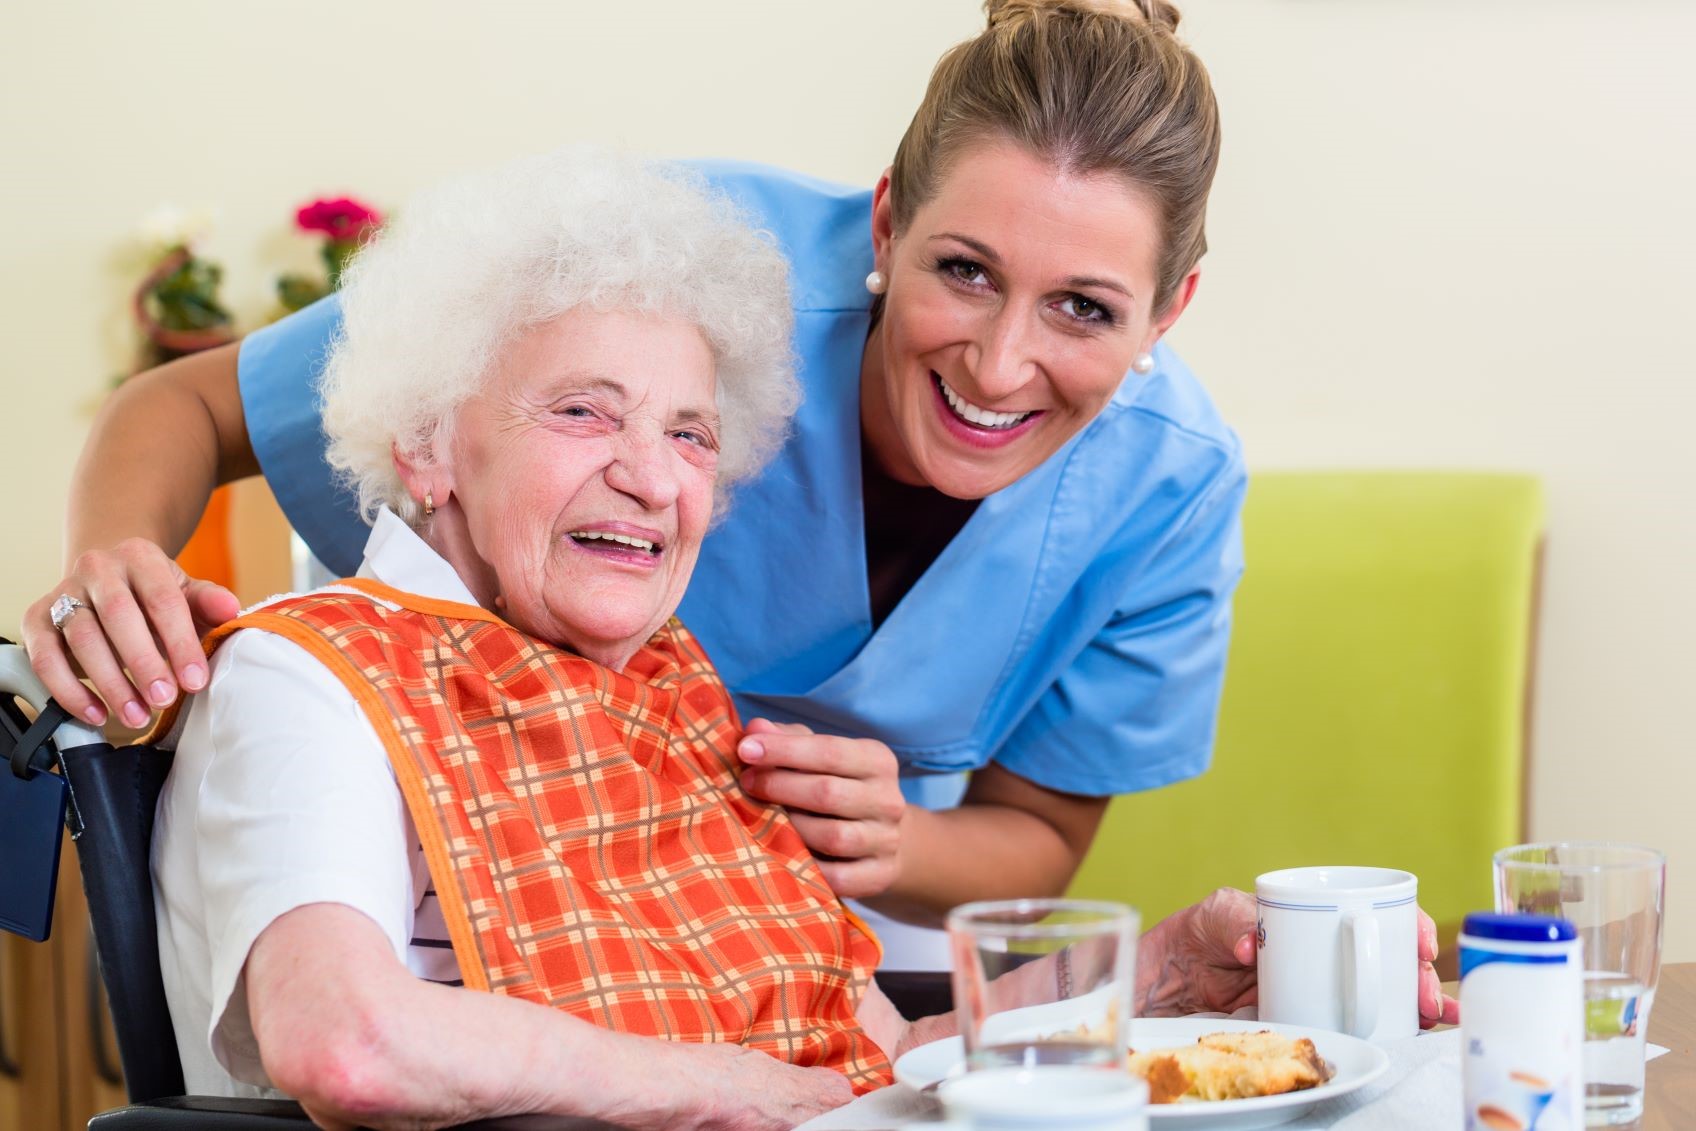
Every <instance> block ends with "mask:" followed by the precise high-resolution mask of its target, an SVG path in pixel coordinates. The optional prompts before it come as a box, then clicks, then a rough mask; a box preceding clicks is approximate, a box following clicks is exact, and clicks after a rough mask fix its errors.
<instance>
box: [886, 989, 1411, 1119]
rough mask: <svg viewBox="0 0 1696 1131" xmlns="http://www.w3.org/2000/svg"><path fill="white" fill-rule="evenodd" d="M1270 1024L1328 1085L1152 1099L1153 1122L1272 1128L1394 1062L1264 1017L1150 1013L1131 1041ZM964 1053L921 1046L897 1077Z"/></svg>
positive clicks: (1155, 1045) (944, 1044)
mask: <svg viewBox="0 0 1696 1131" xmlns="http://www.w3.org/2000/svg"><path fill="white" fill-rule="evenodd" d="M1262 1029H1271V1030H1272V1031H1273V1032H1276V1033H1282V1034H1284V1035H1286V1036H1290V1037H1307V1038H1309V1039H1311V1040H1312V1041H1313V1045H1314V1047H1315V1048H1316V1049H1318V1050H1319V1055H1320V1056H1322V1057H1324V1058H1325V1059H1326V1060H1328V1061H1330V1062H1331V1067H1332V1068H1333V1069H1334V1070H1335V1074H1334V1075H1332V1077H1331V1079H1330V1080H1329V1081H1327V1082H1326V1083H1324V1084H1322V1085H1320V1086H1319V1087H1317V1088H1309V1089H1308V1090H1306V1091H1304V1092H1286V1093H1285V1094H1283V1095H1281V1096H1259V1097H1257V1098H1255V1099H1251V1100H1214V1101H1211V1102H1206V1103H1200V1102H1197V1103H1176V1104H1152V1105H1150V1107H1149V1109H1148V1118H1149V1122H1150V1123H1151V1124H1155V1125H1162V1124H1163V1125H1166V1126H1168V1127H1170V1128H1172V1129H1173V1131H1176V1129H1177V1128H1179V1127H1182V1128H1184V1129H1185V1131H1202V1129H1204V1128H1205V1129H1206V1131H1248V1129H1250V1128H1254V1127H1275V1126H1277V1125H1278V1124H1280V1123H1287V1122H1289V1121H1290V1120H1292V1119H1295V1118H1296V1117H1297V1116H1300V1115H1303V1114H1305V1113H1306V1112H1308V1111H1310V1110H1312V1109H1313V1108H1314V1107H1316V1106H1318V1105H1319V1104H1322V1103H1324V1102H1325V1101H1326V1100H1329V1099H1335V1098H1336V1097H1337V1096H1341V1095H1345V1094H1347V1093H1349V1092H1352V1091H1354V1090H1355V1089H1356V1088H1364V1087H1365V1086H1366V1085H1367V1084H1370V1083H1371V1082H1372V1081H1374V1080H1376V1079H1377V1078H1378V1077H1379V1075H1381V1074H1382V1073H1383V1071H1384V1070H1385V1069H1386V1068H1388V1067H1389V1066H1390V1057H1389V1054H1387V1053H1386V1052H1385V1051H1384V1050H1383V1049H1381V1048H1379V1047H1378V1046H1376V1045H1370V1044H1367V1043H1366V1042H1365V1041H1362V1040H1358V1039H1356V1038H1354V1037H1350V1036H1347V1035H1345V1034H1342V1033H1331V1032H1327V1031H1325V1030H1323V1029H1307V1028H1303V1027H1302V1026H1299V1025H1277V1024H1274V1023H1272V1022H1267V1021H1233V1020H1230V1019H1229V1018H1225V1017H1147V1018H1138V1019H1136V1020H1134V1021H1132V1022H1131V1046H1132V1047H1133V1048H1135V1049H1136V1050H1137V1051H1139V1052H1141V1051H1143V1050H1145V1049H1165V1048H1177V1047H1178V1046H1180V1045H1193V1044H1195V1042H1196V1039H1197V1038H1198V1037H1203V1036H1206V1035H1207V1034H1208V1033H1258V1032H1260V1031H1261V1030H1262ZM964 1057H965V1050H964V1047H963V1046H962V1045H961V1044H960V1038H959V1037H949V1038H947V1039H946V1040H941V1041H933V1042H932V1043H930V1044H928V1045H920V1046H919V1047H918V1048H916V1049H913V1050H911V1051H910V1052H908V1053H907V1054H906V1055H905V1056H903V1057H902V1058H901V1059H900V1060H898V1061H896V1062H895V1079H896V1080H897V1081H899V1082H900V1083H902V1084H906V1085H907V1086H908V1087H911V1088H924V1087H926V1086H927V1085H930V1084H934V1083H936V1082H937V1081H938V1080H941V1079H942V1078H943V1077H945V1076H949V1075H952V1074H953V1073H955V1072H958V1071H960V1070H961V1067H962V1062H963V1060H964Z"/></svg>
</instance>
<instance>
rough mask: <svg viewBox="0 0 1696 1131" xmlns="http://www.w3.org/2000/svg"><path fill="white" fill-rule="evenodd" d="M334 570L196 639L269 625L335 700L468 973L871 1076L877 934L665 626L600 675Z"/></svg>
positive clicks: (687, 644)
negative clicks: (762, 797)
mask: <svg viewBox="0 0 1696 1131" xmlns="http://www.w3.org/2000/svg"><path fill="white" fill-rule="evenodd" d="M340 584H341V585H342V586H345V587H348V588H351V589H356V590H358V591H359V593H357V594H355V593H345V592H329V593H322V594H313V595H306V596H301V597H291V598H288V599H285V600H283V601H280V602H278V603H276V604H272V605H268V606H265V607H264V608H261V609H259V610H256V611H254V612H252V613H249V614H248V615H246V616H243V617H241V618H240V619H238V620H236V621H233V622H231V623H230V624H228V625H225V626H223V627H222V628H221V629H219V630H218V632H217V633H215V634H214V636H213V637H212V638H209V639H208V647H211V646H212V643H213V641H214V640H215V639H217V638H219V637H221V636H223V635H225V634H227V633H229V632H233V631H235V630H237V629H241V628H258V629H263V630H265V631H267V632H272V633H276V634H277V635H279V636H282V637H285V638H286V639H288V640H290V641H292V642H294V643H296V644H298V645H300V646H301V647H303V648H305V649H306V650H307V651H308V652H309V653H311V654H312V656H313V657H315V658H316V659H318V660H319V661H320V662H321V663H323V664H324V665H325V666H326V667H327V668H329V669H330V670H331V671H332V672H334V673H335V674H336V675H337V676H338V677H339V678H340V679H341V680H342V682H343V683H344V684H346V686H347V688H348V690H349V691H351V692H352V693H353V695H354V698H355V699H356V700H357V701H358V702H359V704H360V705H361V707H362V708H363V709H364V711H365V714H366V716H367V717H368V718H369V719H370V720H371V725H372V726H373V727H374V728H375V729H376V731H377V734H378V735H379V736H380V737H381V738H382V739H383V742H384V744H385V746H386V747H387V748H388V753H389V759H390V761H391V762H392V764H393V766H394V770H395V776H396V778H397V780H398V781H399V783H400V788H401V792H402V794H403V795H404V796H405V798H406V804H407V807H408V809H409V810H410V811H411V813H412V820H413V823H414V824H415V825H416V826H417V829H418V834H419V837H420V839H421V840H422V841H423V844H424V852H425V856H426V858H427V859H428V861H429V865H430V875H431V877H432V879H433V880H434V882H435V886H436V891H437V895H438V896H439V897H440V900H441V906H442V911H443V914H444V915H445V917H446V919H447V923H448V929H449V934H450V936H451V937H452V940H453V949H454V954H455V956H456V957H457V958H458V959H459V966H460V971H461V974H462V976H463V977H464V979H465V984H466V986H467V987H469V988H473V989H481V990H488V991H491V992H494V993H500V994H506V995H508V996H510V997H517V998H524V999H526V1000H528V1001H535V1002H540V1003H542V1004H545V1005H550V1006H553V1007H554V1008H556V1009H563V1010H565V1011H566V1012H568V1013H571V1014H573V1015H575V1016H577V1017H580V1018H582V1019H583V1020H585V1021H589V1022H592V1023H594V1024H596V1025H601V1026H604V1027H606V1028H609V1029H617V1030H619V1031H621V1032H625V1033H637V1034H643V1035H647V1036H652V1037H663V1038H666V1039H668V1040H675V1041H699V1042H707V1041H723V1042H735V1043H738V1044H742V1045H746V1046H748V1047H750V1048H755V1049H759V1050H761V1051H763V1052H767V1053H770V1054H771V1055H772V1056H774V1057H777V1058H779V1059H781V1060H785V1061H788V1062H789V1063H792V1064H797V1065H804V1066H825V1067H829V1068H834V1069H836V1070H838V1071H839V1072H841V1073H843V1074H844V1075H845V1076H847V1077H848V1079H849V1080H850V1082H851V1083H852V1084H853V1085H854V1089H855V1091H856V1092H863V1091H868V1090H870V1089H871V1088H874V1087H879V1086H882V1085H884V1084H887V1083H889V1080H890V1067H889V1061H888V1058H887V1057H886V1056H885V1055H884V1054H883V1051H882V1050H880V1049H879V1048H878V1046H877V1045H876V1044H874V1043H873V1042H872V1041H871V1039H870V1038H868V1037H867V1036H866V1034H865V1033H864V1031H862V1030H861V1028H860V1026H859V1023H858V1022H857V1021H856V1020H855V1017H854V1008H855V1005H856V1003H857V1002H858V1001H859V1000H860V997H861V995H862V994H863V993H864V992H865V990H866V987H867V982H868V981H869V979H870V976H871V971H872V970H873V969H874V968H875V967H876V965H877V961H878V944H877V941H876V940H875V939H874V938H873V937H872V936H871V935H870V933H869V931H867V929H866V928H865V927H864V926H863V925H862V924H861V923H860V922H859V921H858V920H857V919H855V918H854V917H853V916H852V915H850V914H849V913H848V911H847V910H846V909H845V908H844V907H843V906H842V904H841V902H840V901H839V900H838V899H837V898H836V896H835V895H834V894H833V893H832V892H831V890H830V887H829V885H828V884H826V882H825V880H824V877H823V875H822V874H821V873H820V872H819V870H818V866H817V864H816V863H815V862H814V861H813V859H812V857H811V855H810V854H809V853H808V851H807V849H806V847H805V846H804V845H803V844H802V842H801V838H800V835H799V834H798V833H797V832H796V831H795V828H794V826H793V825H792V824H791V823H790V821H789V818H788V816H787V814H786V813H785V812H784V811H783V810H782V809H781V808H779V807H777V806H774V805H767V804H765V803H763V802H759V801H756V800H754V799H753V798H751V797H749V796H748V795H747V794H746V793H744V792H743V791H742V788H741V785H740V784H739V782H738V780H737V775H736V769H735V767H736V764H737V763H736V761H735V758H734V753H733V751H734V747H735V743H736V740H737V739H738V737H740V733H741V730H740V725H739V723H738V721H737V719H736V714H735V709H734V708H733V706H732V705H731V702H730V696H729V694H728V693H727V692H726V690H725V687H724V684H723V682H722V681H721V680H720V679H719V677H718V674H717V672H716V671H715V670H714V668H713V666H712V664H711V663H710V662H709V661H708V660H707V657H706V655H705V654H704V653H703V652H702V650H701V648H700V645H699V644H697V643H696V641H695V638H694V637H693V636H691V635H690V634H689V632H688V631H687V630H686V629H684V628H683V627H682V625H680V624H679V623H678V622H677V621H676V620H673V621H672V622H671V623H670V624H669V625H667V626H666V627H665V628H663V629H661V630H660V631H659V632H658V633H656V634H655V635H654V637H653V638H652V639H651V640H650V641H649V642H648V643H647V644H646V645H645V646H644V647H643V648H642V650H641V651H640V652H638V653H637V655H636V656H635V658H634V659H632V660H631V661H630V663H629V664H628V665H627V666H626V667H625V670H624V671H623V672H614V671H611V670H609V669H607V668H605V667H602V666H601V665H599V664H596V663H594V662H592V661H590V660H586V659H584V658H582V657H581V656H576V655H573V654H572V653H569V652H565V651H562V650H560V649H558V648H554V647H552V646H550V645H547V644H544V643H542V642H541V641H538V640H535V639H532V638H531V637H529V636H526V635H524V634H523V633H521V632H519V631H518V630H516V629H514V628H512V627H511V626H510V625H508V624H506V623H505V622H504V621H502V620H500V619H499V618H498V617H497V616H495V615H494V614H492V613H490V612H488V611H486V610H484V609H480V608H477V607H475V606H469V605H461V604H458V603H455V602H451V601H440V600H435V599H431V598H425V597H420V596H417V595H414V594H408V593H402V592H400V591H399V590H395V589H392V588H390V587H388V586H385V585H382V584H379V583H376V582H372V581H367V580H364V579H354V580H351V581H345V582H341V583H340Z"/></svg>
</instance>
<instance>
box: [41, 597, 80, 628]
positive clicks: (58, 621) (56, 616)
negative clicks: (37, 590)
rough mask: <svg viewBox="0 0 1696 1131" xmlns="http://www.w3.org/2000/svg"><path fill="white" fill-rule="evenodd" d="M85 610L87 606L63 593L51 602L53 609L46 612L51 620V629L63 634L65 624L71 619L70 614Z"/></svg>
mask: <svg viewBox="0 0 1696 1131" xmlns="http://www.w3.org/2000/svg"><path fill="white" fill-rule="evenodd" d="M86 608H88V606H87V605H85V604H83V603H82V602H81V601H79V600H77V599H76V598H75V597H73V596H71V595H70V594H69V593H64V594H61V595H60V597H59V599H58V600H57V601H54V602H53V607H52V608H50V609H48V610H47V615H48V616H49V617H51V618H52V620H53V627H54V628H56V629H58V630H59V631H60V632H63V631H65V622H66V621H68V620H70V619H71V616H72V614H74V613H75V612H76V611H77V610H78V609H86Z"/></svg>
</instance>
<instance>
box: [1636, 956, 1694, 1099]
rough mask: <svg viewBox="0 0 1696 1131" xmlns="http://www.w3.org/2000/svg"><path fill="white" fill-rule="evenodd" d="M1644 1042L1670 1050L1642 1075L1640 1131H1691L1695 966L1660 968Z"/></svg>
mask: <svg viewBox="0 0 1696 1131" xmlns="http://www.w3.org/2000/svg"><path fill="white" fill-rule="evenodd" d="M1649 1040H1650V1041H1652V1042H1654V1043H1655V1044H1657V1045H1665V1046H1666V1047H1667V1048H1669V1049H1671V1050H1672V1051H1671V1052H1669V1053H1667V1055H1665V1056H1663V1057H1661V1059H1659V1060H1656V1061H1652V1062H1650V1064H1649V1068H1648V1073H1647V1075H1646V1076H1645V1077H1644V1094H1643V1122H1642V1124H1641V1127H1642V1131H1688V1129H1689V1128H1692V1127H1696V962H1680V963H1678V964H1677V965H1673V966H1663V967H1661V980H1660V983H1659V984H1658V985H1657V986H1656V987H1655V1005H1654V1008H1653V1009H1652V1010H1651V1011H1650V1013H1649Z"/></svg>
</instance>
